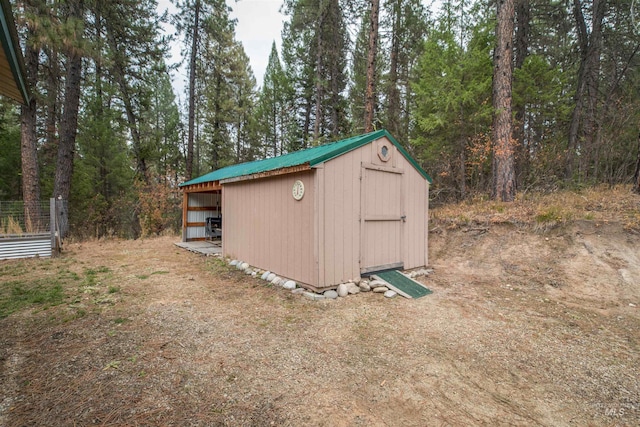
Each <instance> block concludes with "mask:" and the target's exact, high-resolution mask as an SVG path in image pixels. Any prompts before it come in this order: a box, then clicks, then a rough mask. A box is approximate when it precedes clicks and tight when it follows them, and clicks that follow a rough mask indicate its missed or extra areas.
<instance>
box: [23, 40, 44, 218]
mask: <svg viewBox="0 0 640 427" xmlns="http://www.w3.org/2000/svg"><path fill="white" fill-rule="evenodd" d="M35 37H36V34H35V32H34V30H33V29H32V28H28V30H27V42H26V44H25V54H24V59H25V65H26V72H27V84H28V85H29V87H30V88H31V89H32V91H33V95H32V97H31V100H30V101H29V104H27V105H23V106H22V110H21V113H20V124H21V133H20V150H21V156H22V198H23V200H24V218H25V221H27V224H32V225H34V226H36V227H37V225H38V221H39V219H40V214H41V211H40V176H39V173H38V150H37V134H36V111H37V105H36V95H35V87H36V82H37V78H38V65H39V60H38V58H39V56H40V49H39V48H36V47H34V44H35V40H34V39H35Z"/></svg>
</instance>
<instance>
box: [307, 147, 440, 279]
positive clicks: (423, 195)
mask: <svg viewBox="0 0 640 427" xmlns="http://www.w3.org/2000/svg"><path fill="white" fill-rule="evenodd" d="M385 142H386V143H387V146H389V147H391V149H392V155H391V156H390V159H389V160H388V161H387V162H383V161H382V160H381V159H380V158H379V157H378V149H379V147H380V144H382V143H385ZM363 165H369V166H375V165H378V166H380V167H383V168H391V169H398V170H402V172H403V173H402V193H403V194H402V201H403V209H404V214H405V215H406V217H407V220H406V222H404V223H402V224H401V226H400V228H401V230H402V235H401V236H400V237H399V238H400V239H401V243H400V244H401V245H402V261H403V263H404V268H405V269H408V268H416V267H422V266H425V265H427V219H428V204H427V201H428V189H429V186H428V182H427V181H426V180H425V179H424V178H423V177H422V176H421V175H420V174H419V173H418V172H417V171H416V170H415V169H414V168H413V166H412V165H411V164H410V163H409V161H408V160H406V159H405V158H404V156H402V154H401V153H400V152H399V151H398V150H397V149H396V148H395V146H393V145H392V144H390V143H389V141H388V140H387V139H386V138H382V139H381V140H377V141H373V142H372V143H371V144H367V145H365V146H363V147H360V148H358V149H356V150H353V151H351V152H349V153H346V154H344V155H342V156H340V157H337V158H335V159H332V160H330V161H328V162H326V163H325V164H324V165H323V167H322V168H321V169H318V177H317V181H318V187H319V188H321V190H320V192H321V193H320V198H321V199H322V200H321V201H320V203H319V206H320V209H321V210H320V211H319V216H318V228H319V230H320V231H319V234H318V244H319V265H320V268H319V283H321V284H323V285H325V286H334V285H337V284H340V283H344V282H345V281H347V280H349V279H353V278H355V277H359V276H360V267H361V265H360V260H361V258H362V256H363V251H365V250H367V249H368V248H369V247H371V246H370V245H377V246H376V247H375V249H376V250H385V249H389V248H391V247H392V246H393V245H392V244H389V242H385V241H371V240H372V239H369V241H366V239H363V235H362V230H361V227H360V225H361V223H360V217H361V215H364V214H365V212H361V209H362V206H361V202H362V199H361V197H362V191H363V189H362V180H361V176H362V174H363ZM379 194H380V197H378V198H376V199H375V200H374V201H373V202H371V201H369V202H368V203H373V204H379V205H381V206H379V208H380V212H381V213H382V214H385V213H389V212H393V211H394V209H393V208H391V207H388V206H384V203H391V202H393V201H397V200H398V199H399V198H398V197H397V196H398V195H394V197H385V191H384V189H381V191H380V193H379ZM361 245H367V246H366V247H363V246H361ZM373 256H377V255H375V254H374V255H373Z"/></svg>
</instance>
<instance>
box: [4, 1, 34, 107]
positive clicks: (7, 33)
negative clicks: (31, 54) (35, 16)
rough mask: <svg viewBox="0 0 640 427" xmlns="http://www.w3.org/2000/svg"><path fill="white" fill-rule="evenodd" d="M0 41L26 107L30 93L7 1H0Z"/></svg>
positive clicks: (9, 5)
mask: <svg viewBox="0 0 640 427" xmlns="http://www.w3.org/2000/svg"><path fill="white" fill-rule="evenodd" d="M0 9H1V13H0V27H1V31H0V40H1V42H2V46H3V48H4V50H5V53H6V55H7V61H8V62H9V67H10V68H11V73H12V74H13V78H14V79H15V81H16V85H17V86H18V90H19V91H20V93H21V95H22V98H23V99H22V102H23V103H24V104H25V105H26V104H28V103H29V101H30V100H31V93H30V91H29V87H28V85H27V81H26V80H27V77H26V75H27V73H26V68H25V65H24V59H23V57H22V51H21V50H20V43H19V42H18V32H17V30H16V24H15V21H14V19H13V12H12V11H11V4H10V3H9V1H8V0H0Z"/></svg>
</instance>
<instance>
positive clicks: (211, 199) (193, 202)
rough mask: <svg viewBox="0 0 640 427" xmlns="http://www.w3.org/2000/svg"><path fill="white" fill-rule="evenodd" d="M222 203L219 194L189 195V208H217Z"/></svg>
mask: <svg viewBox="0 0 640 427" xmlns="http://www.w3.org/2000/svg"><path fill="white" fill-rule="evenodd" d="M219 203H220V195H219V194H217V193H191V194H189V206H194V207H201V206H216V204H219Z"/></svg>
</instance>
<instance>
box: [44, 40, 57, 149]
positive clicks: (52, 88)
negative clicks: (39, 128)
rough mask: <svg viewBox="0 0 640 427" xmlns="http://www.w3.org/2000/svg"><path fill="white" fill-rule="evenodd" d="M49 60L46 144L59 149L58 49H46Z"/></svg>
mask: <svg viewBox="0 0 640 427" xmlns="http://www.w3.org/2000/svg"><path fill="white" fill-rule="evenodd" d="M46 55H47V57H48V58H49V67H48V68H49V69H48V70H47V118H46V120H45V134H46V136H45V144H46V145H47V147H51V148H53V147H57V146H58V139H57V135H56V133H57V132H56V131H57V127H58V107H59V106H58V90H59V87H58V86H59V85H58V82H59V81H60V70H59V67H58V52H57V50H56V49H51V48H50V49H46Z"/></svg>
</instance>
